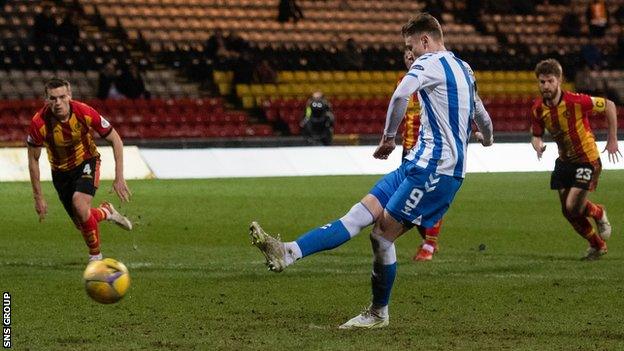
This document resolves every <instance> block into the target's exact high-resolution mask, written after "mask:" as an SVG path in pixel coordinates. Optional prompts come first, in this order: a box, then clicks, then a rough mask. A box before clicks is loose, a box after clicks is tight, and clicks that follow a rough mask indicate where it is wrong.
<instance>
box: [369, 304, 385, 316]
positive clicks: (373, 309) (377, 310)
mask: <svg viewBox="0 0 624 351" xmlns="http://www.w3.org/2000/svg"><path fill="white" fill-rule="evenodd" d="M370 310H371V312H373V314H375V315H376V316H377V317H381V318H385V317H388V305H385V306H381V307H379V306H373V305H371V307H370Z"/></svg>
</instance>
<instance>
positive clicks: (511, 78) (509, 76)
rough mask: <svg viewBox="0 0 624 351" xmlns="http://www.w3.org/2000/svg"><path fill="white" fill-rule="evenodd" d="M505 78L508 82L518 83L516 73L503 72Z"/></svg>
mask: <svg viewBox="0 0 624 351" xmlns="http://www.w3.org/2000/svg"><path fill="white" fill-rule="evenodd" d="M503 77H504V79H505V80H506V81H511V82H516V81H517V80H518V73H517V72H516V71H503Z"/></svg>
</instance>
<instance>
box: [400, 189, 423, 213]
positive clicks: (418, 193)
mask: <svg viewBox="0 0 624 351" xmlns="http://www.w3.org/2000/svg"><path fill="white" fill-rule="evenodd" d="M422 196H423V192H422V190H420V189H416V188H414V189H413V190H412V192H411V193H410V198H409V199H407V200H405V207H404V208H403V210H401V212H403V213H405V214H406V215H410V214H411V212H412V210H413V209H415V208H416V206H417V205H418V203H419V202H420V199H422Z"/></svg>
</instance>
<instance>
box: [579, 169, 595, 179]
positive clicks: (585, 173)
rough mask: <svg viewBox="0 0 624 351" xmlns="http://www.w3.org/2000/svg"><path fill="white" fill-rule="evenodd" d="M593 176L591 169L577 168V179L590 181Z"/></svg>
mask: <svg viewBox="0 0 624 351" xmlns="http://www.w3.org/2000/svg"><path fill="white" fill-rule="evenodd" d="M591 176H592V169H591V168H577V169H576V179H582V180H590V179H591Z"/></svg>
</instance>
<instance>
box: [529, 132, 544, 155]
mask: <svg viewBox="0 0 624 351" xmlns="http://www.w3.org/2000/svg"><path fill="white" fill-rule="evenodd" d="M531 145H532V146H533V150H535V152H536V153H537V159H538V160H541V159H542V155H543V154H544V151H545V150H546V145H544V140H543V139H542V137H538V136H533V137H532V138H531Z"/></svg>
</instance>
